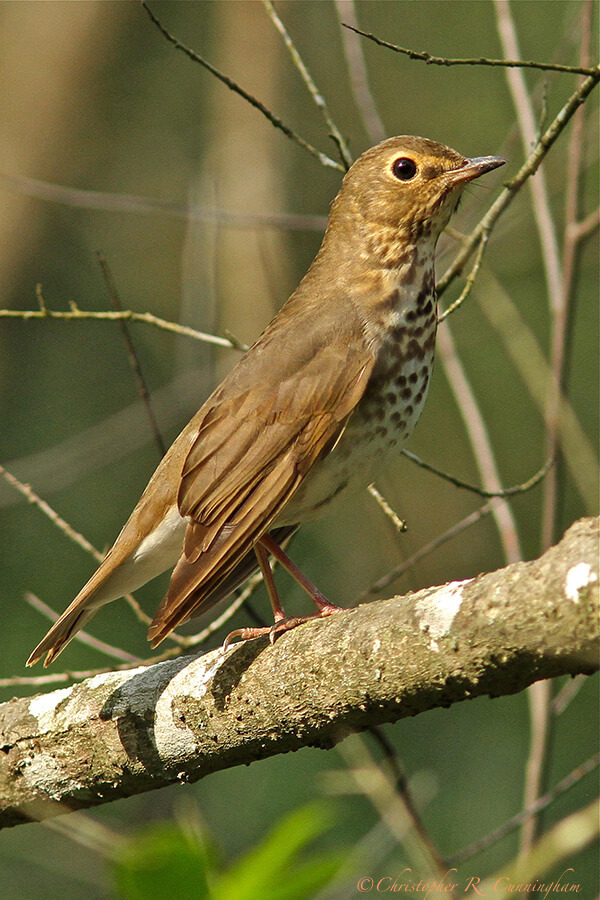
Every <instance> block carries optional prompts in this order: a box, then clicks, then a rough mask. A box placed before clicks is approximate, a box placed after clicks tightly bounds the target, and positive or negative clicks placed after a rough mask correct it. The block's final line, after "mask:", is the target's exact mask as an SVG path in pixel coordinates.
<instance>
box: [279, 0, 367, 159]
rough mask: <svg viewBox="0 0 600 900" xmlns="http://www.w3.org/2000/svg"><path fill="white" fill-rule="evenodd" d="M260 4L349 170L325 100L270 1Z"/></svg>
mask: <svg viewBox="0 0 600 900" xmlns="http://www.w3.org/2000/svg"><path fill="white" fill-rule="evenodd" d="M262 3H263V6H264V8H265V9H266V11H267V15H268V16H269V18H270V19H271V21H272V22H273V24H274V25H275V28H276V29H277V31H278V32H279V34H280V35H281V37H282V38H283V42H284V44H285V46H286V47H287V48H288V50H289V52H290V56H291V57H292V60H293V63H294V65H295V66H296V68H297V69H298V71H299V72H300V75H301V76H302V80H303V81H304V84H305V85H306V87H307V88H308V91H309V93H310V95H311V97H312V98H313V101H314V103H315V106H316V107H317V109H318V110H319V112H320V113H321V115H322V116H323V119H324V120H325V123H326V125H327V127H328V128H329V131H330V134H331V137H332V139H333V141H334V142H335V144H336V146H337V148H338V150H339V153H340V157H341V160H342V163H343V165H344V168H346V169H349V168H350V166H351V165H352V156H351V154H350V150H349V149H348V145H347V144H346V141H345V140H344V138H343V137H342V133H341V131H340V130H339V128H338V127H337V125H336V124H335V122H334V121H333V119H332V117H331V113H330V112H329V108H328V106H327V103H326V101H325V98H324V97H323V95H322V93H321V92H320V91H319V90H318V88H317V86H316V84H315V83H314V81H313V79H312V76H311V74H310V72H309V71H308V69H307V68H306V66H305V64H304V61H303V59H302V57H301V56H300V54H299V53H298V50H297V48H296V45H295V44H294V42H293V40H292V38H291V37H290V35H289V33H288V30H287V28H286V27H285V25H284V24H283V22H282V21H281V19H280V17H279V16H278V14H277V11H276V10H275V7H274V6H273V4H272V3H271V0H262Z"/></svg>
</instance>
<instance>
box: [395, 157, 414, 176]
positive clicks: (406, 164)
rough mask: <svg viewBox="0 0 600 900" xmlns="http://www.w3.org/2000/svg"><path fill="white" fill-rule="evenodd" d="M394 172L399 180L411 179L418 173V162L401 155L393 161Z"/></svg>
mask: <svg viewBox="0 0 600 900" xmlns="http://www.w3.org/2000/svg"><path fill="white" fill-rule="evenodd" d="M392 173H393V174H394V176H395V177H396V178H398V180H399V181H410V180H411V178H414V177H415V175H416V174H417V164H416V162H415V161H414V159H409V157H408V156H401V157H400V158H399V159H395V160H394V162H393V163H392Z"/></svg>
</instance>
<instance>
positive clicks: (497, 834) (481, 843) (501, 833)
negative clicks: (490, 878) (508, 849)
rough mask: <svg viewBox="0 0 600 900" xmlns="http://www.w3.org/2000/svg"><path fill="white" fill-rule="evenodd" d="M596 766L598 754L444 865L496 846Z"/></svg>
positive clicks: (453, 864)
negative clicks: (530, 804)
mask: <svg viewBox="0 0 600 900" xmlns="http://www.w3.org/2000/svg"><path fill="white" fill-rule="evenodd" d="M598 764H600V753H597V754H596V755H595V756H592V757H591V758H590V759H588V760H586V762H584V763H582V764H581V765H580V766H577V768H576V769H573V771H572V772H570V773H569V774H568V775H567V776H566V777H565V778H563V779H562V781H559V782H558V784H557V785H555V786H554V787H553V788H552V790H550V791H548V792H547V793H546V794H544V796H543V797H539V798H538V799H537V800H536V801H535V803H534V804H533V805H532V806H530V807H528V808H527V809H523V810H521V812H519V813H517V814H516V816H513V817H512V818H511V819H508V820H507V821H506V822H504V823H503V824H502V825H501V826H500V827H499V828H497V829H496V830H495V831H492V832H491V833H490V834H488V835H486V836H485V837H483V838H480V839H479V840H478V841H475V842H474V843H473V844H469V846H468V847H465V849H464V850H460V851H459V852H458V853H454V854H453V855H452V856H449V857H447V858H446V865H448V866H458V865H460V864H461V863H462V862H464V861H465V860H466V859H471V857H473V856H475V855H476V854H477V853H481V851H482V850H485V849H486V848H487V847H491V846H492V845H493V844H497V843H498V841H500V840H502V838H504V837H505V836H506V835H507V834H510V833H511V831H514V830H515V828H518V827H519V825H521V823H522V822H523V821H524V820H525V819H526V818H528V817H529V816H533V815H535V814H536V813H539V812H541V811H542V810H543V809H546V807H548V806H550V804H551V803H553V802H554V800H556V799H557V798H558V797H560V796H561V794H564V793H565V792H566V791H568V790H570V788H572V787H573V786H574V785H576V784H577V782H579V781H581V779H582V778H584V777H585V776H586V775H588V774H589V773H590V772H592V771H593V770H594V769H595V768H596V767H597V766H598Z"/></svg>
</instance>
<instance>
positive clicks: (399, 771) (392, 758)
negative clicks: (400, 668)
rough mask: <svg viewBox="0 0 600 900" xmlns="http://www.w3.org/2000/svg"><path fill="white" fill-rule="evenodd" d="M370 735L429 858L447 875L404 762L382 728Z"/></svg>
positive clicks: (373, 730)
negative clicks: (424, 822) (377, 745)
mask: <svg viewBox="0 0 600 900" xmlns="http://www.w3.org/2000/svg"><path fill="white" fill-rule="evenodd" d="M369 734H370V735H371V736H372V737H373V738H374V739H375V740H376V741H377V743H378V744H379V746H380V748H381V749H382V751H383V754H384V759H385V762H386V764H387V768H388V770H389V774H390V776H391V780H392V783H393V786H394V789H395V792H396V794H397V795H398V796H399V797H400V799H401V800H402V803H403V805H404V809H405V810H406V814H407V815H408V817H409V819H410V821H411V823H412V827H413V829H414V831H415V833H416V834H418V836H419V840H420V842H421V844H422V846H424V847H426V848H427V852H428V854H429V857H430V858H431V859H432V860H435V863H436V866H437V869H438V872H439V873H440V874H441V873H444V874H445V871H446V868H445V864H444V860H443V859H442V856H441V854H440V852H439V850H438V849H437V847H436V846H435V844H434V843H433V841H432V840H431V837H430V836H429V834H428V832H427V830H426V828H425V826H424V825H423V820H422V819H421V816H420V815H419V812H418V810H417V807H416V805H415V803H414V801H413V798H412V794H411V792H410V790H409V786H408V779H407V777H406V774H405V772H404V766H403V765H402V760H401V759H400V755H399V753H398V751H397V750H396V748H395V747H394V745H393V744H392V743H391V742H390V741H389V740H388V738H387V736H386V734H385V732H384V731H383V729H382V728H378V727H373V728H369ZM373 762H374V763H375V760H373ZM375 765H377V763H375ZM384 774H385V773H384ZM450 896H452V895H450Z"/></svg>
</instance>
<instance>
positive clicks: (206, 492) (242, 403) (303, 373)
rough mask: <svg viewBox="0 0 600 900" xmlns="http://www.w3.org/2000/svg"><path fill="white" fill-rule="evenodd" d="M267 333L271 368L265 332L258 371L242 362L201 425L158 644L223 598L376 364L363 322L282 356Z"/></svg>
mask: <svg viewBox="0 0 600 900" xmlns="http://www.w3.org/2000/svg"><path fill="white" fill-rule="evenodd" d="M265 334H266V345H268V346H269V354H270V355H269V359H268V361H269V365H270V367H271V368H270V370H268V369H263V370H261V355H260V353H261V341H263V340H265V336H263V338H261V341H259V344H258V345H256V347H255V348H253V350H251V351H250V353H249V354H248V356H247V357H246V359H250V358H252V359H253V360H254V371H252V370H250V369H249V370H248V372H247V373H245V371H244V365H240V364H238V366H237V367H236V369H234V370H233V372H232V377H231V379H226V380H225V382H224V383H223V384H222V385H221V388H220V389H218V390H217V391H216V392H215V394H214V395H213V396H212V397H211V398H210V399H209V401H207V403H206V404H205V406H204V408H203V410H202V415H201V416H200V417H199V420H198V421H197V425H196V427H197V431H196V437H195V439H194V440H193V442H192V443H191V445H190V448H189V451H188V453H187V456H186V458H185V461H184V464H183V468H182V473H181V481H180V486H179V492H178V504H179V511H180V513H181V515H182V516H185V517H188V519H189V525H188V528H187V533H186V538H185V542H184V550H183V553H182V555H181V557H180V559H179V562H178V563H177V565H176V566H175V569H174V571H173V575H172V578H171V583H170V586H169V590H168V592H167V595H166V597H165V598H164V600H163V602H162V603H161V605H160V607H159V609H158V610H157V613H156V616H155V618H154V620H153V622H152V625H151V626H150V629H149V632H148V635H149V637H150V639H151V640H152V641H153V646H156V644H158V643H159V642H160V641H161V640H162V639H163V638H164V637H166V636H167V634H168V633H169V632H170V631H171V630H172V629H173V628H175V627H176V626H177V625H178V624H180V623H181V622H183V621H185V620H186V619H188V618H190V617H191V616H192V615H196V614H199V613H200V612H202V611H204V610H206V609H208V608H210V607H211V606H212V605H213V603H216V602H217V601H218V600H219V599H221V598H222V597H223V591H222V590H221V589H220V588H221V587H222V585H224V584H226V583H229V582H232V580H233V578H234V573H235V571H236V569H238V568H239V567H240V566H242V564H244V565H247V558H248V554H249V553H251V551H252V547H253V545H254V544H255V543H256V542H257V541H258V540H259V539H260V537H261V536H262V535H263V534H264V533H265V532H266V531H268V529H269V528H270V527H271V526H272V525H274V524H275V523H276V519H277V516H278V515H279V513H280V512H281V510H282V509H283V508H284V506H285V505H286V503H287V502H288V501H289V500H290V498H291V497H292V495H293V494H294V492H295V491H296V490H297V488H298V487H299V485H300V484H301V482H302V481H303V479H304V478H305V477H306V475H307V474H308V472H309V471H310V469H311V467H312V466H313V465H314V463H315V462H316V461H317V460H318V459H319V458H320V457H321V456H323V455H324V454H327V453H328V452H330V451H331V448H332V447H333V446H334V445H335V443H336V441H337V440H338V438H339V435H340V434H341V432H342V431H343V429H344V428H345V424H346V421H347V419H348V417H349V415H350V414H351V413H352V411H353V409H354V408H355V406H356V404H357V403H358V402H359V400H360V398H361V397H362V395H363V393H364V390H365V388H366V385H367V382H368V379H369V376H370V374H371V371H372V368H373V365H374V355H373V354H372V353H371V352H370V351H369V350H368V349H367V347H366V346H365V341H364V340H363V339H362V334H361V332H360V329H357V328H350V327H348V328H347V340H346V341H345V342H342V341H339V340H333V339H332V337H334V336H333V335H327V334H325V335H321V336H320V339H319V340H318V341H317V340H316V339H315V338H311V337H310V335H309V336H308V338H307V339H306V340H305V341H304V342H303V343H302V347H301V354H300V358H298V354H296V357H295V358H291V359H287V358H285V357H284V356H282V355H281V354H279V355H277V354H276V353H274V352H273V351H274V347H273V336H272V335H269V333H268V332H267V333H265ZM283 350H285V346H284V347H283V349H282V352H283ZM243 362H244V361H243V360H242V363H243Z"/></svg>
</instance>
